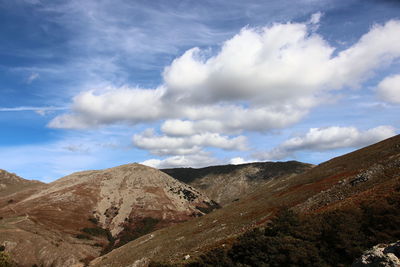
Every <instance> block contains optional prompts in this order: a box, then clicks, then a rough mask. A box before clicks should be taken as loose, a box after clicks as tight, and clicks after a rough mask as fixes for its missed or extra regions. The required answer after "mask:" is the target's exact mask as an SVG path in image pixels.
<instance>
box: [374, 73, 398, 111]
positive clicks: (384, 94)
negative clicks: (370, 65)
mask: <svg viewBox="0 0 400 267" xmlns="http://www.w3.org/2000/svg"><path fill="white" fill-rule="evenodd" d="M378 94H379V96H380V97H381V98H382V99H383V100H384V101H386V102H389V103H394V104H400V75H393V76H389V77H387V78H385V79H384V80H383V81H381V82H380V83H379V84H378Z"/></svg>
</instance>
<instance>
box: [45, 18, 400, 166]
mask: <svg viewBox="0 0 400 267" xmlns="http://www.w3.org/2000/svg"><path fill="white" fill-rule="evenodd" d="M320 18H321V14H315V15H313V17H312V18H311V20H310V21H309V22H307V23H285V24H273V25H271V26H269V27H264V28H244V29H242V30H241V31H240V32H239V33H238V34H237V35H235V36H234V37H232V38H231V39H229V40H227V41H226V42H224V43H223V45H222V46H221V49H220V51H219V52H218V53H216V54H214V55H212V53H211V51H210V50H201V49H199V48H192V49H189V50H188V51H186V52H185V53H184V54H183V55H182V56H180V57H178V58H176V59H175V60H174V61H173V62H172V63H171V64H170V65H169V66H167V67H166V68H165V69H164V72H163V83H162V84H161V85H160V86H159V87H157V88H156V89H141V88H130V87H107V88H105V89H104V88H99V89H96V90H89V91H83V92H81V93H80V94H78V95H77V96H76V97H75V98H74V100H73V104H72V112H71V113H66V114H62V115H60V116H57V117H55V118H54V119H53V120H52V121H51V122H50V123H49V127H53V128H73V129H79V128H88V127H96V126H102V125H110V124H118V123H123V124H138V123H149V122H153V123H161V124H162V125H161V126H160V129H161V131H162V132H163V135H160V136H158V135H155V134H154V133H142V134H136V135H134V136H133V142H134V145H135V146H136V147H139V148H141V149H146V150H148V151H150V153H152V154H155V155H172V156H173V155H175V156H176V157H171V158H167V159H164V160H161V161H157V162H158V163H157V164H159V165H160V166H161V165H162V166H167V165H168V164H170V165H171V166H172V165H173V164H174V162H182V161H183V160H185V162H186V160H188V159H190V158H191V157H192V156H195V155H196V154H197V153H200V152H203V151H204V148H207V147H216V148H220V149H225V150H243V149H245V148H246V145H245V143H246V140H245V137H243V136H237V135H239V134H242V133H243V132H245V131H258V132H264V131H270V130H274V129H282V128H286V127H288V126H291V125H293V124H295V123H297V122H299V121H300V120H301V119H302V118H303V117H304V116H306V115H307V114H308V113H309V112H310V111H311V110H312V108H313V107H315V106H317V105H320V104H321V103H324V102H325V101H326V99H327V97H329V95H330V92H331V91H333V90H339V89H343V88H346V87H357V86H359V85H361V84H362V82H364V81H366V80H367V79H368V78H369V77H370V76H371V75H372V73H373V71H374V70H376V69H377V68H378V67H380V66H384V65H385V64H389V63H390V62H391V61H392V60H394V59H396V58H399V57H400V46H398V45H397V44H398V43H400V34H398V33H399V32H400V21H394V20H392V21H389V22H387V23H386V24H384V25H375V26H374V27H373V28H371V30H370V31H369V32H368V33H366V34H365V35H363V36H362V37H361V38H360V40H359V41H358V42H356V43H355V44H354V45H352V46H350V47H349V48H347V49H345V50H343V51H340V52H339V53H336V54H335V49H336V48H335V47H333V46H331V45H330V44H329V43H328V42H327V41H326V40H324V38H323V37H322V36H320V35H318V34H317V33H316V32H315V31H314V28H315V26H317V25H318V22H319V20H320ZM327 129H328V130H326V129H314V130H313V132H310V133H309V134H308V135H307V136H306V137H301V138H300V137H299V138H300V139H293V140H292V139H290V140H288V141H287V142H285V144H282V145H281V146H280V147H278V148H277V149H275V150H273V151H270V152H269V153H268V155H267V156H269V157H271V156H272V157H273V158H282V157H285V156H286V155H288V154H290V153H293V152H294V151H297V150H301V149H330V148H332V149H334V148H338V147H341V146H342V147H347V146H355V145H357V143H354V142H355V140H354V139H350V140H349V138H350V137H349V136H348V135H351V134H352V135H351V136H353V135H354V136H357V138H358V140H361V139H362V138H366V137H365V136H368V135H365V136H364V135H362V134H361V133H360V132H359V131H358V130H357V129H354V128H346V127H345V128H340V127H339V128H338V129H336V128H327ZM335 129H336V132H335ZM380 130H382V129H380ZM380 130H379V131H380ZM386 130H387V129H386ZM319 132H323V133H324V136H325V134H328V133H329V134H331V135H333V137H332V139H329V140H325V139H326V138H327V137H324V138H325V139H324V138H322V137H321V138H320V139H316V141H315V143H312V142H311V141H312V139H311V137H314V138H315V135H317V134H318V133H319ZM387 132H390V131H389V130H388V131H386V133H387ZM223 134H224V135H223ZM375 134H377V133H375ZM361 137H362V138H361ZM375 137H376V135H375ZM304 138H305V139H304ZM335 138H336V139H335ZM340 138H344V141H343V140H341V139H340ZM360 138H361V139H360ZM372 139H373V138H372ZM335 140H337V142H335ZM362 140H364V139H362ZM373 140H375V139H373ZM291 142H292V143H291ZM295 142H298V143H295ZM359 142H361V141H359ZM361 143H362V142H361ZM361 143H359V144H361ZM365 143H368V142H365ZM359 144H358V145H359ZM183 155H184V156H183ZM152 162H153V163H154V162H155V161H152ZM154 164H156V163H154Z"/></svg>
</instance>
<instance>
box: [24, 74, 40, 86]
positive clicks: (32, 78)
mask: <svg viewBox="0 0 400 267" xmlns="http://www.w3.org/2000/svg"><path fill="white" fill-rule="evenodd" d="M39 76H40V75H39V73H36V72H34V73H31V75H29V77H28V79H27V80H26V83H28V84H30V83H32V82H33V81H34V80H36V79H38V78H39Z"/></svg>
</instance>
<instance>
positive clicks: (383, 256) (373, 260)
mask: <svg viewBox="0 0 400 267" xmlns="http://www.w3.org/2000/svg"><path fill="white" fill-rule="evenodd" d="M367 266H383V267H398V266H400V241H397V242H395V243H392V244H379V245H376V246H374V247H373V248H372V249H370V250H367V251H365V252H364V253H363V255H362V256H361V257H360V258H359V259H357V260H356V261H355V262H354V263H353V264H352V267H367Z"/></svg>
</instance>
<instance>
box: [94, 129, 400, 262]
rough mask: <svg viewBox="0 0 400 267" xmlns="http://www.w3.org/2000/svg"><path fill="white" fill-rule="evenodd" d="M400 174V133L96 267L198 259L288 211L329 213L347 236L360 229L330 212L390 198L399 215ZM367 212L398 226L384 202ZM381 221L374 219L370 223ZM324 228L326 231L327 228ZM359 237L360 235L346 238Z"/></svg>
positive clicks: (134, 245)
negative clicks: (382, 206)
mask: <svg viewBox="0 0 400 267" xmlns="http://www.w3.org/2000/svg"><path fill="white" fill-rule="evenodd" d="M399 173H400V135H397V136H395V137H392V138H389V139H387V140H384V141H382V142H379V143H377V144H374V145H371V146H368V147H366V148H363V149H360V150H357V151H354V152H352V153H349V154H346V155H344V156H340V157H337V158H334V159H331V160H329V161H327V162H324V163H322V164H320V165H318V166H316V167H314V168H312V169H310V170H308V171H306V172H304V173H301V174H299V175H296V176H291V177H288V178H286V179H281V180H272V181H271V182H268V183H266V184H264V185H262V186H260V187H259V188H258V189H256V190H255V191H254V192H252V193H251V194H249V195H247V196H244V197H242V198H241V199H240V200H239V201H237V202H234V203H232V204H231V205H228V206H226V207H225V208H222V209H220V210H217V211H215V212H212V213H210V214H208V215H207V216H204V217H200V218H195V219H194V220H191V221H188V222H184V223H181V224H178V225H174V226H171V227H168V228H164V229H161V230H158V231H155V232H153V233H151V234H150V235H145V236H143V237H141V238H139V239H137V240H134V241H132V242H130V243H128V244H126V245H124V246H122V247H120V248H118V249H116V250H114V251H112V252H110V253H109V254H107V255H106V256H103V257H100V258H97V259H95V260H94V261H93V262H91V266H146V265H147V264H148V263H149V262H151V261H160V262H166V263H171V262H172V263H183V262H184V259H196V258H198V257H199V256H200V255H203V254H204V253H207V251H211V250H213V249H224V248H225V247H230V246H231V245H232V244H233V243H234V242H235V240H236V238H237V237H238V236H240V235H242V234H243V233H245V232H248V231H249V230H251V229H253V228H254V227H257V226H264V225H265V224H266V223H268V222H269V221H270V220H271V219H272V218H274V216H275V214H276V213H277V212H278V211H279V210H281V209H283V208H289V209H291V210H293V211H296V212H298V213H299V214H301V215H302V216H305V217H307V216H311V215H312V214H327V216H326V217H324V218H325V219H324V220H325V222H326V223H329V224H333V225H332V227H333V228H332V229H334V226H335V225H336V226H338V225H340V226H341V227H344V228H342V229H344V231H347V233H353V232H354V231H355V230H354V231H353V230H352V229H350V228H351V224H349V226H346V223H347V220H346V223H345V224H342V223H341V221H343V219H346V217H341V216H336V217H335V216H333V217H332V216H331V215H330V212H332V211H336V210H343V209H346V208H349V207H360V208H361V205H362V204H363V202H364V201H369V202H370V203H372V204H374V203H381V202H382V203H383V201H381V200H382V199H385V198H389V200H388V201H386V202H385V203H389V204H390V205H389V204H388V205H389V208H388V210H390V211H391V212H392V213H397V210H398V209H393V205H394V204H393V201H392V200H390V197H391V196H392V195H393V194H394V195H396V194H397V195H398V194H399V192H400V177H399ZM396 201H397V200H396ZM394 203H397V202H394ZM395 205H397V204H395ZM367 210H372V211H373V213H371V214H370V216H365V214H364V215H363V216H361V217H362V218H364V219H365V220H367V219H368V220H370V219H371V218H375V219H374V220H375V222H376V223H378V226H379V225H380V224H381V223H383V222H386V223H391V222H392V221H394V222H395V220H394V217H393V218H392V219H389V218H385V217H382V215H379V212H380V204H378V207H376V205H375V206H374V207H373V208H371V209H367ZM354 211H358V209H350V210H349V211H348V212H347V213H344V214H348V215H349V217H350V215H351V214H353V213H354ZM333 214H335V213H333ZM340 214H341V213H339V215H340ZM367 215H368V213H367ZM330 218H335V220H333V221H332V219H330ZM340 218H342V219H340ZM351 218H353V217H351ZM354 218H357V217H354ZM377 218H380V219H379V220H378V219H377ZM396 218H397V217H396ZM318 220H319V219H318V218H316V219H315V221H318ZM284 222H285V221H282V222H281V223H284ZM353 223H355V222H353ZM376 223H374V221H372V222H371V224H369V225H375V224H376ZM395 224H396V223H395ZM311 225H312V224H311ZM382 225H383V224H382ZM320 227H322V228H323V225H322V226H321V225H320ZM346 227H347V228H346ZM349 227H350V228H349ZM392 227H394V230H393V232H394V233H399V226H398V225H397V224H396V225H394V226H392ZM312 230H313V228H310V229H308V232H311V233H312ZM366 230H368V229H366ZM352 231H353V232H352ZM340 234H341V233H340ZM331 235H332V237H331V239H332V240H335V238H339V237H340V235H338V233H337V231H334V232H332V234H331ZM355 235H356V232H354V233H353V234H352V235H344V236H345V237H347V236H355ZM287 241H288V240H287ZM344 241H346V240H344ZM286 243H287V242H286ZM311 244H312V243H311ZM294 247H296V245H295V244H294ZM338 249H339V248H338ZM219 255H220V258H221V257H223V256H224V254H223V253H220V254H219ZM253 256H254V255H253ZM194 266H197V265H194Z"/></svg>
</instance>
